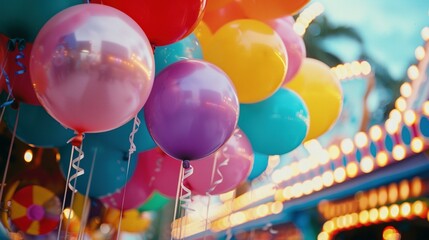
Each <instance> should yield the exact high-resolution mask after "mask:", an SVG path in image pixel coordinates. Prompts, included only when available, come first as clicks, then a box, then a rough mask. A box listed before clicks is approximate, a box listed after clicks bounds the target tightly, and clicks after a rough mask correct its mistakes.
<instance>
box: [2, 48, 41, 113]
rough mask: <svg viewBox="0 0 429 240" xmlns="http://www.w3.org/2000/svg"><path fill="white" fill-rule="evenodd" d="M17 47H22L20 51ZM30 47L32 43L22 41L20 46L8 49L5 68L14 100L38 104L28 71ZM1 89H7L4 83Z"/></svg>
mask: <svg viewBox="0 0 429 240" xmlns="http://www.w3.org/2000/svg"><path fill="white" fill-rule="evenodd" d="M19 47H23V50H22V51H21V50H20V49H19ZM32 47H33V44H29V43H27V44H25V43H22V44H21V46H17V48H16V49H15V50H13V51H10V52H9V54H8V55H9V56H8V58H7V63H6V66H5V70H6V73H7V74H8V76H9V81H10V86H11V87H12V94H13V96H14V97H15V100H17V101H19V102H24V103H28V104H32V105H39V106H40V103H39V100H38V99H37V96H36V93H35V92H34V88H33V83H32V82H31V77H30V73H29V63H30V55H31V49H32ZM20 65H22V66H20ZM3 90H5V91H7V90H8V89H7V86H6V84H5V85H3Z"/></svg>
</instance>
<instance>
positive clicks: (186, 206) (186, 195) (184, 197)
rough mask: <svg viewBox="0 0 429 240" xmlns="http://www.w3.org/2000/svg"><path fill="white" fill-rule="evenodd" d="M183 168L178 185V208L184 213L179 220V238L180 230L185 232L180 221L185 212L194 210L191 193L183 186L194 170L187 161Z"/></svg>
mask: <svg viewBox="0 0 429 240" xmlns="http://www.w3.org/2000/svg"><path fill="white" fill-rule="evenodd" d="M183 168H184V173H183V178H182V180H181V181H180V185H181V188H182V190H183V191H182V194H181V195H180V207H182V210H183V211H184V216H182V218H181V220H180V225H181V227H180V237H182V230H186V229H185V228H184V227H183V225H182V221H183V218H184V217H186V212H187V211H192V212H193V211H195V209H193V208H191V207H190V205H191V202H192V199H191V197H192V191H191V190H190V189H189V188H188V187H186V186H185V184H184V183H185V180H186V179H187V178H189V177H191V176H192V174H194V168H193V167H192V166H191V165H190V163H189V160H184V161H183ZM185 221H187V218H185ZM186 224H187V222H185V227H186ZM183 235H185V232H184V233H183Z"/></svg>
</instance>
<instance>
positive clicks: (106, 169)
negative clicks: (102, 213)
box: [59, 136, 137, 198]
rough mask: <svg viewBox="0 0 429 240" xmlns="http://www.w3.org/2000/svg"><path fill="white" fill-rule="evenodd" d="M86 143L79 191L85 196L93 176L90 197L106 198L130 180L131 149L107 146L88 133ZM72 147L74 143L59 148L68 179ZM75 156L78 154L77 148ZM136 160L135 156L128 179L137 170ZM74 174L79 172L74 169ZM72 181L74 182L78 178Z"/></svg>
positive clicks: (61, 166) (78, 183)
mask: <svg viewBox="0 0 429 240" xmlns="http://www.w3.org/2000/svg"><path fill="white" fill-rule="evenodd" d="M82 146H83V152H84V158H83V159H82V160H81V161H80V163H79V166H80V167H81V168H83V169H84V171H85V172H84V174H83V175H81V176H79V177H77V181H76V189H77V190H78V192H80V193H81V194H83V195H85V193H86V190H87V187H88V185H89V184H88V183H89V181H90V179H91V184H90V185H89V196H91V197H96V198H98V197H103V196H106V195H109V194H112V193H115V192H117V191H120V189H121V188H122V187H123V186H124V185H125V184H126V182H127V181H126V180H127V178H126V171H127V165H128V161H127V160H128V152H124V151H121V150H119V149H114V148H111V147H109V146H106V145H105V144H103V143H101V142H99V141H96V140H94V139H91V137H90V136H85V139H84V140H83V143H82ZM71 149H72V146H71V145H68V146H64V147H61V148H59V152H60V156H61V159H60V169H61V172H62V174H63V176H64V178H65V179H67V173H68V169H69V164H70V154H71ZM134 155H135V154H134ZM75 157H77V152H76V151H75ZM93 161H94V167H93V171H92V177H91V178H90V176H91V167H92V162H93ZM136 162H137V161H136V159H135V158H132V159H131V162H130V171H129V176H128V179H130V178H131V176H132V174H133V173H134V170H135V168H136ZM74 173H76V171H75V170H74V169H73V168H72V169H71V173H70V175H73V174H74ZM71 184H72V185H73V184H74V181H72V182H71Z"/></svg>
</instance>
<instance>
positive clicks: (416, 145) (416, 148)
mask: <svg viewBox="0 0 429 240" xmlns="http://www.w3.org/2000/svg"><path fill="white" fill-rule="evenodd" d="M411 151H413V152H414V153H420V152H422V151H423V141H422V139H421V138H419V137H415V138H413V139H412V140H411Z"/></svg>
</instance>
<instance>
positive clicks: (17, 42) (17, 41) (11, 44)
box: [7, 38, 25, 52]
mask: <svg viewBox="0 0 429 240" xmlns="http://www.w3.org/2000/svg"><path fill="white" fill-rule="evenodd" d="M17 47H18V50H19V51H22V50H24V48H25V40H24V39H23V38H12V39H9V41H8V42H7V50H8V51H9V52H13V51H15V49H16V48H17Z"/></svg>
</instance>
